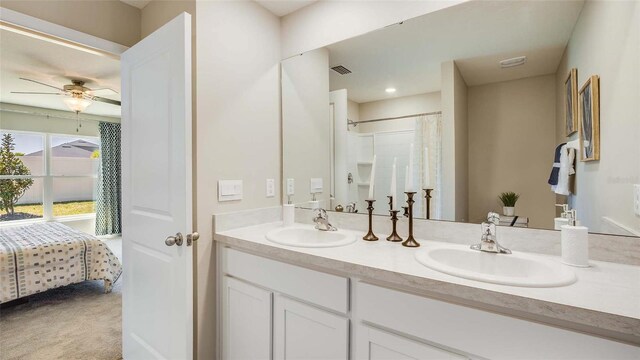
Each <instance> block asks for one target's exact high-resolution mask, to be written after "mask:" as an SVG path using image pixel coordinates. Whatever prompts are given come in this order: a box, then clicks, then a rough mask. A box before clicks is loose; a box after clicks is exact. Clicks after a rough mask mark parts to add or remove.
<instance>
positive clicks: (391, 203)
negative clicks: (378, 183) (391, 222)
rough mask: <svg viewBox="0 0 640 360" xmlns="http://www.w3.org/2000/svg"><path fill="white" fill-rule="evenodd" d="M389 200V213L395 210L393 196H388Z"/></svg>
mask: <svg viewBox="0 0 640 360" xmlns="http://www.w3.org/2000/svg"><path fill="white" fill-rule="evenodd" d="M387 197H388V198H389V211H391V210H393V196H391V195H387Z"/></svg>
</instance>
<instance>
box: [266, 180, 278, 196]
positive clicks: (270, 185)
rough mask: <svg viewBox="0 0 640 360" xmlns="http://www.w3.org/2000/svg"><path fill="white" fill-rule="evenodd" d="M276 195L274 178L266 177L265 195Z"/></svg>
mask: <svg viewBox="0 0 640 360" xmlns="http://www.w3.org/2000/svg"><path fill="white" fill-rule="evenodd" d="M274 196H276V181H275V180H274V179H267V197H274Z"/></svg>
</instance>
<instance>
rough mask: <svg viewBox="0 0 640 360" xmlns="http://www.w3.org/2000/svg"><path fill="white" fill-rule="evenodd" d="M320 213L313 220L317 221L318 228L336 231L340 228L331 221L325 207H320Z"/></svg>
mask: <svg viewBox="0 0 640 360" xmlns="http://www.w3.org/2000/svg"><path fill="white" fill-rule="evenodd" d="M317 210H318V215H317V216H316V217H314V218H313V222H314V223H316V229H318V230H320V231H336V230H338V229H336V228H335V226H333V225H331V224H330V223H329V215H327V211H326V210H325V209H323V208H319V209H317Z"/></svg>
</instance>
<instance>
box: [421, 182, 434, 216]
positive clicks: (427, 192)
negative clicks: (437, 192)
mask: <svg viewBox="0 0 640 360" xmlns="http://www.w3.org/2000/svg"><path fill="white" fill-rule="evenodd" d="M422 190H424V199H425V201H426V202H427V219H431V192H432V191H433V189H422Z"/></svg>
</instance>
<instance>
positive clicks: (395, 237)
mask: <svg viewBox="0 0 640 360" xmlns="http://www.w3.org/2000/svg"><path fill="white" fill-rule="evenodd" d="M389 212H390V213H391V223H392V224H393V232H391V235H389V237H387V241H393V242H398V241H402V238H401V237H400V235H398V232H397V231H396V223H397V222H398V213H399V212H400V210H390V211H389Z"/></svg>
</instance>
